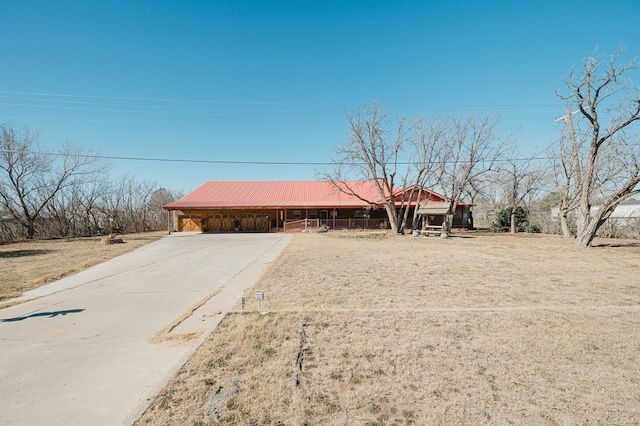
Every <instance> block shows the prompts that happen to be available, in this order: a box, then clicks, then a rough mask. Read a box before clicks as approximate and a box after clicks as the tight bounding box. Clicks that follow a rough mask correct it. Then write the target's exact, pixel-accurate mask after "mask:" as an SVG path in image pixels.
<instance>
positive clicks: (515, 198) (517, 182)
mask: <svg viewBox="0 0 640 426" xmlns="http://www.w3.org/2000/svg"><path fill="white" fill-rule="evenodd" d="M498 176H499V177H498V179H499V181H500V182H501V184H502V188H503V189H502V194H503V197H504V200H505V204H506V205H507V206H508V207H510V208H511V218H510V223H511V226H510V229H511V233H512V234H515V233H516V232H517V226H516V208H517V207H519V206H520V207H522V206H523V204H525V202H526V200H527V199H528V198H530V197H532V196H534V195H535V194H536V193H537V192H538V191H539V190H540V188H541V186H542V183H543V181H544V177H545V173H544V170H543V168H542V165H541V164H540V163H539V162H538V161H537V160H536V159H532V158H517V154H516V150H515V149H512V150H511V152H510V155H509V158H507V159H505V161H504V162H503V163H502V165H501V167H500V171H499V172H498ZM525 207H526V206H525ZM527 210H528V209H527Z"/></svg>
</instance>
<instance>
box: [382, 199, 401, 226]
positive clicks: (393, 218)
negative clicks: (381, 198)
mask: <svg viewBox="0 0 640 426" xmlns="http://www.w3.org/2000/svg"><path fill="white" fill-rule="evenodd" d="M384 209H385V210H386V211H387V217H388V218H389V226H391V229H393V230H394V231H397V230H398V212H396V206H395V205H393V204H391V205H389V203H385V205H384Z"/></svg>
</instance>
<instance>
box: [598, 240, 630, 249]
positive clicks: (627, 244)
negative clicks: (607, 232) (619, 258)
mask: <svg viewBox="0 0 640 426" xmlns="http://www.w3.org/2000/svg"><path fill="white" fill-rule="evenodd" d="M592 247H593V248H604V247H608V248H619V247H640V241H638V242H631V241H622V242H619V243H595V244H593V246H592Z"/></svg>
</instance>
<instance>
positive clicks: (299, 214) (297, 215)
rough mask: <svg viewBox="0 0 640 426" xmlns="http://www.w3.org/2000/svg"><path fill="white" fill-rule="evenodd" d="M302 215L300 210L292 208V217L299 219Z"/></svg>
mask: <svg viewBox="0 0 640 426" xmlns="http://www.w3.org/2000/svg"><path fill="white" fill-rule="evenodd" d="M301 217H302V211H301V210H294V211H293V218H294V219H300V218H301Z"/></svg>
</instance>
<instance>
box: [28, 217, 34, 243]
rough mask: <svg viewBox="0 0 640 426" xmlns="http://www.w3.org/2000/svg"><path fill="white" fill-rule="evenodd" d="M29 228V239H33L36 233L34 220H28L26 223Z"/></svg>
mask: <svg viewBox="0 0 640 426" xmlns="http://www.w3.org/2000/svg"><path fill="white" fill-rule="evenodd" d="M26 228H27V240H33V237H34V236H35V235H36V226H35V223H34V222H33V221H31V220H30V221H28V222H27V224H26Z"/></svg>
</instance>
